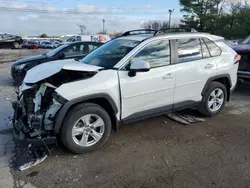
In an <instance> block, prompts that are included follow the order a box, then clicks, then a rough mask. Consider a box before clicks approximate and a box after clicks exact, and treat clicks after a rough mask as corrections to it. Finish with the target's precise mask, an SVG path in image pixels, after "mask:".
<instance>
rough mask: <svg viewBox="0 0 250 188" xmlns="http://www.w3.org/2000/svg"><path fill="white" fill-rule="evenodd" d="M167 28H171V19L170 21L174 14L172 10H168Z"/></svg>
mask: <svg viewBox="0 0 250 188" xmlns="http://www.w3.org/2000/svg"><path fill="white" fill-rule="evenodd" d="M168 11H169V28H171V19H172V13H173V12H174V9H169V10H168Z"/></svg>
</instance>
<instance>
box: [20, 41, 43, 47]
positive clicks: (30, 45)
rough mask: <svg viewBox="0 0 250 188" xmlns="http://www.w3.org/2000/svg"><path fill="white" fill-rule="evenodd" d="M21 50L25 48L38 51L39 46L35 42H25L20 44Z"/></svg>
mask: <svg viewBox="0 0 250 188" xmlns="http://www.w3.org/2000/svg"><path fill="white" fill-rule="evenodd" d="M22 48H27V49H39V48H40V45H39V43H37V42H35V41H26V42H24V43H23V44H22Z"/></svg>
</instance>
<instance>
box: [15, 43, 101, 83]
mask: <svg viewBox="0 0 250 188" xmlns="http://www.w3.org/2000/svg"><path fill="white" fill-rule="evenodd" d="M102 44H103V43H99V42H74V43H65V44H64V45H62V46H60V47H58V48H56V49H54V50H52V51H50V52H48V53H47V54H42V55H39V56H33V57H29V58H25V59H21V60H18V61H16V62H14V63H13V65H12V67H11V75H12V78H13V79H14V82H15V83H16V84H17V85H20V84H21V82H22V81H23V79H24V77H25V75H26V72H27V71H28V70H29V69H31V68H33V67H35V66H37V65H39V64H42V63H45V62H49V61H55V60H59V59H82V58H83V57H85V56H86V55H87V54H88V53H89V52H91V51H93V50H95V49H96V48H98V47H99V46H101V45H102Z"/></svg>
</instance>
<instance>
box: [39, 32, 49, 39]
mask: <svg viewBox="0 0 250 188" xmlns="http://www.w3.org/2000/svg"><path fill="white" fill-rule="evenodd" d="M39 37H40V38H48V35H47V34H45V33H43V34H41V35H40V36H39Z"/></svg>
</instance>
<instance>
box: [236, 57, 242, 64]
mask: <svg viewBox="0 0 250 188" xmlns="http://www.w3.org/2000/svg"><path fill="white" fill-rule="evenodd" d="M240 60H241V55H236V56H235V59H234V62H235V64H236V63H239V62H240Z"/></svg>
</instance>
